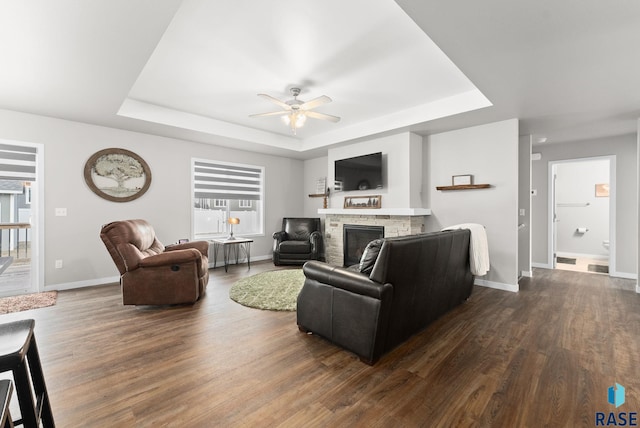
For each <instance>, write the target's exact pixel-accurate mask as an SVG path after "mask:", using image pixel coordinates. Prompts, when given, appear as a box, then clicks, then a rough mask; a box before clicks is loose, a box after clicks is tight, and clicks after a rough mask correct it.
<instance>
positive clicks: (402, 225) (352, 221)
mask: <svg viewBox="0 0 640 428" xmlns="http://www.w3.org/2000/svg"><path fill="white" fill-rule="evenodd" d="M345 225H350V226H363V227H364V226H377V227H381V228H383V230H384V232H383V233H384V236H383V237H385V238H389V237H393V236H405V235H415V234H418V233H423V232H424V216H423V215H415V216H412V215H369V214H363V215H359V214H350V213H349V214H344V213H338V214H328V213H327V215H326V218H325V232H324V244H325V258H326V261H327V263H329V264H330V265H332V266H344V264H345V254H344V239H345V238H344V226H345ZM373 239H376V238H375V237H374V238H373ZM368 242H369V241H367V243H368ZM365 246H366V243H365ZM363 249H364V247H363ZM358 261H359V260H358ZM358 261H356V262H355V263H351V264H356V263H358ZM348 263H350V262H348Z"/></svg>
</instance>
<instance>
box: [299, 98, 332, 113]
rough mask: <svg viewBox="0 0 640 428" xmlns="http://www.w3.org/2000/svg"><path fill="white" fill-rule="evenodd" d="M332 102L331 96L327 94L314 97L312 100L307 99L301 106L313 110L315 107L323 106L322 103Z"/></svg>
mask: <svg viewBox="0 0 640 428" xmlns="http://www.w3.org/2000/svg"><path fill="white" fill-rule="evenodd" d="M330 102H331V98H329V97H328V96H326V95H322V96H321V97H318V98H314V99H312V100H311V101H307V102H306V103H304V104H302V105H301V106H300V108H301V109H303V110H311V109H313V108H316V107H318V106H321V105H322V104H326V103H330Z"/></svg>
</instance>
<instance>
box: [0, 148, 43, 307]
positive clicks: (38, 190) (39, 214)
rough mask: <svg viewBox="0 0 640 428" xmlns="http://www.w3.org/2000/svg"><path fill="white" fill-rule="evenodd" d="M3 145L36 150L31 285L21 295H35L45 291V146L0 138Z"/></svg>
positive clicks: (13, 291) (32, 187)
mask: <svg viewBox="0 0 640 428" xmlns="http://www.w3.org/2000/svg"><path fill="white" fill-rule="evenodd" d="M0 142H1V143H6V144H11V145H14V146H23V147H32V148H35V149H36V178H35V181H34V182H33V185H32V186H31V189H32V192H33V193H32V204H33V202H34V201H35V204H36V207H35V209H33V210H32V212H31V215H32V228H31V230H32V231H34V233H31V248H30V250H31V272H30V275H31V283H30V284H29V287H28V288H27V289H25V290H21V293H34V292H40V291H44V260H45V255H44V215H45V212H44V144H42V143H30V142H26V141H18V140H8V139H3V138H0ZM15 291H17V290H11V291H10V292H9V293H8V294H5V293H3V292H2V290H0V295H2V296H4V295H7V296H9V295H15V294H16V293H15Z"/></svg>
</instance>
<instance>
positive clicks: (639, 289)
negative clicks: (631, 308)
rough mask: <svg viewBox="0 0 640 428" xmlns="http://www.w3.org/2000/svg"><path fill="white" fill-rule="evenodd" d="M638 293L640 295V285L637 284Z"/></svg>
mask: <svg viewBox="0 0 640 428" xmlns="http://www.w3.org/2000/svg"><path fill="white" fill-rule="evenodd" d="M636 293H638V294H640V284H636Z"/></svg>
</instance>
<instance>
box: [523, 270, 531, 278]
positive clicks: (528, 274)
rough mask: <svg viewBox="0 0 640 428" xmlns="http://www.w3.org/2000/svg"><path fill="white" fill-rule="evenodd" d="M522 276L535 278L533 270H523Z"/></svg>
mask: <svg viewBox="0 0 640 428" xmlns="http://www.w3.org/2000/svg"><path fill="white" fill-rule="evenodd" d="M520 275H522V276H524V277H526V278H533V271H531V270H523V271H521V272H520Z"/></svg>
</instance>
